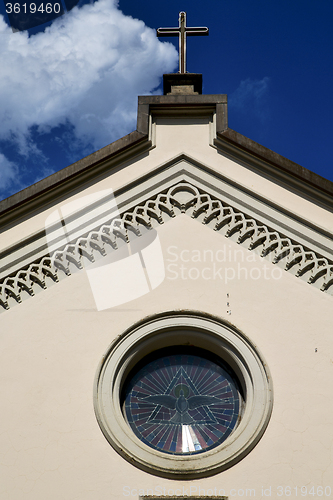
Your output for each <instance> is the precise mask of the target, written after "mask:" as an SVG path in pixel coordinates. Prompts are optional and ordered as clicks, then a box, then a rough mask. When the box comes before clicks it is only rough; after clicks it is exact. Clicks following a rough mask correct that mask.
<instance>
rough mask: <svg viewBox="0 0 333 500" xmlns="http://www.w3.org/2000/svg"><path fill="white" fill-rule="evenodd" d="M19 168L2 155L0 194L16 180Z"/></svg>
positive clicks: (0, 161) (0, 159)
mask: <svg viewBox="0 0 333 500" xmlns="http://www.w3.org/2000/svg"><path fill="white" fill-rule="evenodd" d="M17 172H18V168H17V165H15V163H13V162H11V161H9V160H8V159H7V158H6V157H5V155H3V154H2V153H0V174H1V175H0V192H1V191H2V190H5V189H7V188H8V187H9V186H10V185H11V184H12V183H14V181H15V180H16V176H17Z"/></svg>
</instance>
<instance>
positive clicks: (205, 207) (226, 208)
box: [0, 182, 333, 310]
mask: <svg viewBox="0 0 333 500" xmlns="http://www.w3.org/2000/svg"><path fill="white" fill-rule="evenodd" d="M180 213H185V214H187V215H189V216H190V217H192V218H193V219H197V220H198V221H199V222H200V223H202V224H204V225H207V226H209V227H211V228H212V229H213V230H214V231H216V232H218V233H221V234H222V235H223V236H225V237H226V238H232V239H233V240H234V241H236V242H237V243H238V244H240V245H242V246H244V247H246V248H248V250H251V251H256V252H258V253H259V254H260V256H261V257H262V258H265V259H269V260H270V261H271V262H272V263H273V264H278V265H279V266H283V268H284V269H285V270H286V271H287V272H291V273H292V274H294V275H295V276H296V277H302V278H303V279H306V281H307V282H308V283H309V284H310V285H315V286H316V287H317V288H319V289H320V290H322V291H323V292H328V293H330V294H332V293H333V262H332V261H330V260H328V259H327V258H325V257H323V256H322V255H319V254H318V253H317V252H314V251H313V250H312V249H311V248H306V247H305V246H303V245H302V244H300V243H299V242H297V241H294V240H292V239H290V238H288V237H286V236H285V235H283V234H281V233H280V232H278V231H276V230H274V228H271V227H268V226H267V225H265V224H263V223H261V222H260V221H258V220H256V219H254V218H253V217H251V216H250V215H249V214H245V213H243V212H240V211H239V210H237V209H236V208H234V207H232V206H231V205H230V204H227V203H225V202H224V201H223V200H220V199H217V198H214V197H212V196H211V195H209V194H207V193H204V192H202V190H199V189H198V188H197V187H195V186H193V185H192V184H190V183H187V182H181V183H178V184H176V185H174V186H173V187H171V188H170V189H168V190H167V191H166V192H163V193H160V194H158V195H157V196H155V197H154V198H152V199H148V200H147V201H146V202H145V203H143V204H140V205H137V206H135V207H134V208H133V209H132V210H130V211H127V212H125V213H124V214H122V215H121V217H120V218H117V219H113V220H112V221H111V222H110V223H109V224H103V225H101V226H100V227H98V228H96V229H95V230H93V231H90V232H89V233H88V234H84V235H82V237H79V238H78V239H76V240H75V241H73V242H71V243H69V244H67V245H66V246H65V247H64V248H61V249H59V250H56V251H55V252H53V253H52V255H50V256H49V255H46V256H44V257H43V258H41V259H39V260H38V261H36V262H33V263H31V264H30V265H29V266H27V267H26V268H24V269H21V270H19V271H17V272H16V273H15V275H11V276H8V277H6V278H4V279H2V280H1V283H0V306H1V309H2V310H4V309H9V308H10V305H11V304H15V303H20V302H22V299H23V298H24V297H27V296H32V295H34V294H35V293H36V291H37V290H40V289H46V288H48V287H49V286H50V285H51V284H52V283H56V282H58V281H59V278H61V277H64V276H69V275H70V274H71V273H72V271H73V270H74V269H75V270H80V269H83V267H84V261H85V259H86V260H87V261H88V262H94V261H95V259H96V257H97V256H98V258H100V257H104V256H106V255H107V254H108V253H109V252H114V251H117V248H118V241H119V239H120V240H123V241H125V242H126V243H128V242H129V241H130V237H131V238H133V237H140V235H141V231H140V228H141V229H142V228H143V227H145V228H147V229H150V228H152V227H155V226H159V225H160V224H163V223H164V222H167V221H168V220H169V219H170V218H173V217H176V216H177V215H178V214H180ZM130 235H132V236H130Z"/></svg>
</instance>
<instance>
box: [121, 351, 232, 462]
mask: <svg viewBox="0 0 333 500" xmlns="http://www.w3.org/2000/svg"><path fill="white" fill-rule="evenodd" d="M157 352H159V354H157V355H156V354H155V359H153V360H151V357H150V359H149V358H148V359H146V361H144V362H143V363H141V366H140V367H139V368H138V369H137V371H136V372H132V374H131V375H130V377H129V380H128V382H127V384H126V386H125V390H124V395H123V408H124V414H125V417H126V419H127V422H128V424H129V426H130V427H131V429H132V430H133V431H134V433H135V434H136V435H137V436H138V437H139V439H140V440H141V441H143V442H144V443H145V444H147V445H148V446H150V447H152V448H155V449H157V450H159V451H162V452H164V453H169V454H174V455H184V454H197V453H202V452H204V451H206V450H209V449H211V448H214V447H216V446H218V445H219V444H221V443H222V442H223V441H225V439H227V437H228V436H229V435H230V433H231V432H232V431H233V430H234V429H235V427H236V425H237V422H238V420H239V416H240V406H241V405H240V395H239V390H238V385H237V380H236V377H235V375H234V374H233V373H232V371H231V370H230V368H229V367H228V366H226V365H225V364H223V363H222V361H221V362H219V359H214V358H213V355H211V354H209V353H208V352H207V351H204V350H198V349H196V350H195V351H193V350H192V351H191V350H189V349H187V352H186V351H184V350H182V349H181V348H177V347H175V348H174V349H173V351H172V353H170V350H169V351H168V353H167V354H166V352H165V351H163V350H161V351H157Z"/></svg>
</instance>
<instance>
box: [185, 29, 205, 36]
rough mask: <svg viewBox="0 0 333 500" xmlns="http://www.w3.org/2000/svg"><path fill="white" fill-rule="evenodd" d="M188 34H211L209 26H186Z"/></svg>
mask: <svg viewBox="0 0 333 500" xmlns="http://www.w3.org/2000/svg"><path fill="white" fill-rule="evenodd" d="M186 35H187V36H207V35H209V29H208V28H186Z"/></svg>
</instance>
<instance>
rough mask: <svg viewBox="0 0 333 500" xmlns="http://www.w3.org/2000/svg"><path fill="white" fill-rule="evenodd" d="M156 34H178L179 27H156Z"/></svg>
mask: <svg viewBox="0 0 333 500" xmlns="http://www.w3.org/2000/svg"><path fill="white" fill-rule="evenodd" d="M156 32H157V36H159V37H160V36H179V33H180V28H158V29H157V30H156Z"/></svg>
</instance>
